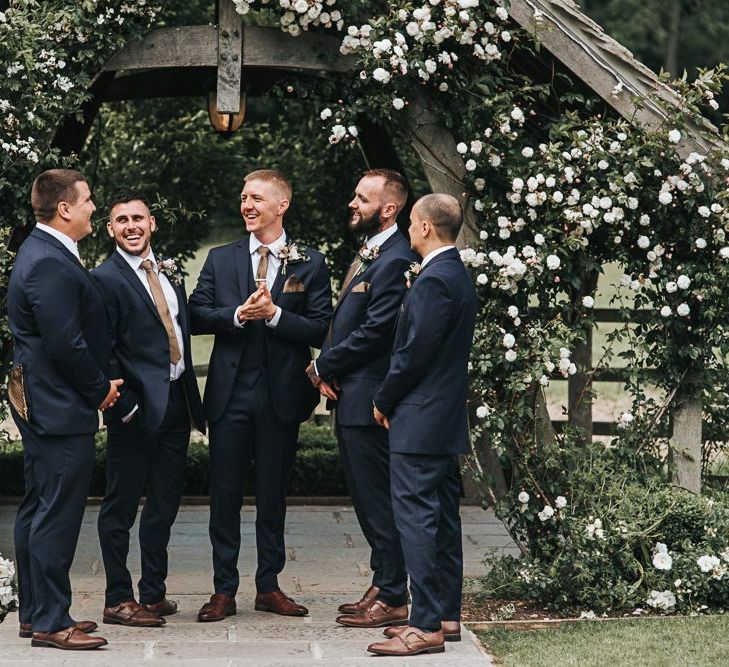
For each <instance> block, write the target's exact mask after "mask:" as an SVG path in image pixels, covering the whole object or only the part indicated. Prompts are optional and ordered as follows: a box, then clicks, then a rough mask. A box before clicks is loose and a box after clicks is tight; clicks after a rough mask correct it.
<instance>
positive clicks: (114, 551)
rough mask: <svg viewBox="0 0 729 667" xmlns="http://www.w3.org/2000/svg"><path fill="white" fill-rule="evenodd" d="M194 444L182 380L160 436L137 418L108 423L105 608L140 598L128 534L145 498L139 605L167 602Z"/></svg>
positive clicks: (102, 519) (102, 521)
mask: <svg viewBox="0 0 729 667" xmlns="http://www.w3.org/2000/svg"><path fill="white" fill-rule="evenodd" d="M189 442H190V413H189V411H188V409H187V400H186V398H185V389H184V387H183V383H182V380H178V381H176V382H172V383H171V384H170V394H169V398H168V401H167V411H166V413H165V416H164V418H163V420H162V424H161V425H160V428H159V430H158V431H157V432H155V433H153V434H149V433H145V432H144V431H143V430H142V428H141V426H140V419H139V415H138V414H136V415H134V416H133V417H132V419H131V420H130V421H129V423H127V424H124V423H123V422H119V421H117V422H114V423H112V424H109V426H108V436H107V458H106V495H105V496H104V500H103V502H102V503H101V509H100V510H99V523H98V525H99V541H100V543H101V554H102V557H103V559H104V569H105V570H106V602H105V606H107V607H115V606H116V605H118V604H121V603H122V602H125V601H127V600H134V599H135V597H134V589H133V587H132V577H131V575H130V574H129V570H128V569H127V556H128V554H129V531H130V530H131V528H132V526H133V525H134V521H135V519H136V518H137V510H138V508H139V501H140V499H141V497H142V494H145V497H146V499H145V503H144V509H143V510H142V516H141V518H140V520H139V546H140V550H141V554H142V577H141V579H140V580H139V602H140V603H142V604H154V603H155V602H159V601H160V600H162V599H163V598H164V597H165V594H166V592H167V589H166V587H165V579H166V578H167V544H168V542H169V541H170V530H171V528H172V524H173V523H174V521H175V518H176V517H177V511H178V509H179V507H180V498H181V496H182V489H183V487H184V485H185V461H186V459H187V447H188V444H189ZM145 488H146V493H145Z"/></svg>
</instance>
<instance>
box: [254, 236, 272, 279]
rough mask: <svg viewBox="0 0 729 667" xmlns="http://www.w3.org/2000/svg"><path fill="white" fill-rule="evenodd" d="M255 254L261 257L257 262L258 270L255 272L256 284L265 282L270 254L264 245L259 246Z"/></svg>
mask: <svg viewBox="0 0 729 667" xmlns="http://www.w3.org/2000/svg"><path fill="white" fill-rule="evenodd" d="M256 252H257V253H258V254H259V255H260V256H261V259H259V260H258V270H257V271H256V283H260V282H264V283H265V282H266V276H267V275H268V255H269V253H270V252H271V249H270V248H267V247H266V246H265V245H259V246H258V250H256Z"/></svg>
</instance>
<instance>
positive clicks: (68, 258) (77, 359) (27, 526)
mask: <svg viewBox="0 0 729 667" xmlns="http://www.w3.org/2000/svg"><path fill="white" fill-rule="evenodd" d="M31 204H32V206H33V210H34V211H35V213H36V216H37V218H38V224H37V225H36V227H35V229H33V231H32V232H31V233H30V236H29V237H28V238H27V239H26V240H25V242H24V243H23V245H22V246H21V247H20V250H19V251H18V255H17V257H16V259H15V265H14V267H13V270H12V273H11V275H10V285H9V287H8V316H9V320H10V329H11V331H12V333H13V343H14V352H13V362H14V365H13V368H12V370H11V372H10V379H9V381H8V397H9V399H10V404H11V408H12V415H13V419H14V420H15V423H16V424H17V426H18V429H19V431H20V436H21V438H22V440H23V448H24V459H25V464H24V465H25V497H24V498H23V502H22V503H21V504H20V507H19V508H18V515H17V518H16V522H15V555H16V558H17V563H18V583H19V597H20V636H21V637H32V638H33V640H32V644H33V646H51V647H55V648H61V649H70V650H77V649H93V648H98V647H99V646H104V645H105V644H106V643H107V642H106V640H105V639H103V638H101V637H96V638H94V637H89V636H88V633H89V632H93V631H94V630H95V629H96V628H97V625H96V623H94V622H93V621H81V622H80V623H74V621H73V619H72V618H71V616H70V615H69V609H70V607H71V581H70V579H69V570H70V568H71V563H72V562H73V557H74V553H75V551H76V544H77V542H78V535H79V531H80V529H81V520H82V518H83V513H84V507H85V505H86V496H87V494H88V491H89V486H90V484H91V474H92V472H93V466H94V434H95V433H96V431H97V430H98V428H99V416H98V410H106V409H107V408H109V407H111V406H112V405H113V404H114V402H115V401H116V399H117V398H118V397H119V392H118V389H117V388H118V387H119V386H120V385H121V384H122V380H110V379H109V373H108V369H109V355H110V348H111V340H110V337H109V330H108V320H107V315H106V310H105V308H104V302H103V300H102V298H101V295H100V294H99V292H98V290H97V289H96V286H95V285H94V282H93V280H92V279H91V278H90V276H89V274H88V271H86V269H85V268H84V267H83V265H82V264H81V261H80V258H79V254H78V245H77V244H78V241H80V240H81V239H82V238H84V237H85V236H86V235H88V234H89V233H90V232H91V214H92V213H93V212H94V210H95V209H96V207H95V206H94V203H93V201H92V200H91V190H90V189H89V185H88V183H87V182H86V180H85V179H84V177H83V176H82V175H81V174H80V173H79V172H77V171H72V170H68V169H52V170H50V171H45V172H43V173H42V174H40V175H39V176H38V177H37V178H36V180H35V181H34V183H33V188H32V194H31Z"/></svg>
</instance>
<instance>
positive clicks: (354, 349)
mask: <svg viewBox="0 0 729 667" xmlns="http://www.w3.org/2000/svg"><path fill="white" fill-rule="evenodd" d="M407 194H408V189H407V184H406V182H405V179H404V178H403V177H402V176H401V175H400V174H398V173H397V172H395V171H392V170H389V169H376V170H372V171H368V172H366V173H365V174H364V176H363V177H362V179H361V180H360V181H359V183H358V184H357V187H356V189H355V193H354V198H353V199H352V201H351V202H350V204H349V207H350V209H351V211H352V218H351V221H350V227H351V228H352V229H353V230H354V231H355V232H357V233H358V234H361V235H362V237H363V239H364V241H365V242H364V245H363V246H362V248H361V249H360V251H359V253H358V254H357V256H356V257H355V258H354V261H353V262H352V264H351V266H350V268H349V270H348V272H347V275H346V277H345V278H344V282H343V284H342V289H341V291H340V293H339V300H338V301H337V305H336V309H335V311H334V316H333V318H332V324H331V327H330V329H329V335H328V336H327V338H326V341H325V343H324V347H323V348H322V352H321V355H320V356H319V358H318V359H317V360H316V362H315V363H312V364H311V365H310V366H309V368H308V369H307V370H308V373H309V376H310V379H311V380H312V383H313V384H314V386H318V387H319V390H320V391H321V393H322V394H324V395H325V396H327V397H328V398H329V399H331V400H332V401H336V429H337V439H338V441H339V450H340V452H341V457H342V465H343V468H344V474H345V478H346V481H347V487H348V489H349V492H350V495H351V497H352V504H353V505H354V509H355V512H356V514H357V519H358V521H359V524H360V527H361V529H362V533H363V534H364V536H365V538H366V539H367V542H368V544H369V545H370V549H371V552H370V554H371V555H370V567H371V569H372V571H373V576H372V584H371V586H370V587H369V588H368V590H367V591H365V593H364V594H363V595H362V598H361V599H360V600H358V601H356V602H351V603H346V604H343V605H341V606H340V607H339V611H340V612H341V613H342V616H340V617H339V618H337V623H340V624H341V625H347V626H352V627H363V628H371V627H379V626H385V625H391V624H396V623H400V622H401V623H405V622H406V621H407V574H406V572H405V563H404V561H403V556H402V551H401V549H400V541H399V539H398V535H397V530H396V528H395V524H394V521H393V518H392V505H391V502H390V469H389V466H390V463H389V450H388V442H387V431H386V430H385V429H384V428H382V427H381V426H379V425H378V424H377V423H376V422H375V420H374V418H373V416H372V399H373V397H374V395H375V391H376V390H377V387H378V386H379V385H380V383H381V382H382V380H383V378H384V377H385V375H386V374H387V369H388V367H389V364H390V350H391V348H392V339H393V333H394V327H395V320H396V318H397V313H398V311H399V309H400V305H401V304H402V300H403V297H404V296H405V275H404V274H405V271H406V270H407V268H408V267H409V266H410V263H411V262H413V261H414V260H415V255H414V254H413V253H412V251H411V250H410V246H409V243H408V240H407V239H406V238H405V236H403V234H401V233H400V231H399V230H398V228H397V223H396V220H397V215H398V213H399V212H400V211H401V210H402V208H403V206H405V203H406V201H407Z"/></svg>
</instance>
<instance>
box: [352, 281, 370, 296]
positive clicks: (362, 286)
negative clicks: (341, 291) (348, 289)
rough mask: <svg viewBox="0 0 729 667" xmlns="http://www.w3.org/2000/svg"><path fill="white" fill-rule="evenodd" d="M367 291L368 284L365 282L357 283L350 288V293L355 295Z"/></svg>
mask: <svg viewBox="0 0 729 667" xmlns="http://www.w3.org/2000/svg"><path fill="white" fill-rule="evenodd" d="M369 291H370V284H369V283H366V282H361V283H357V284H356V285H355V286H354V287H353V288H352V293H355V292H356V293H358V294H361V293H363V292H369Z"/></svg>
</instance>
